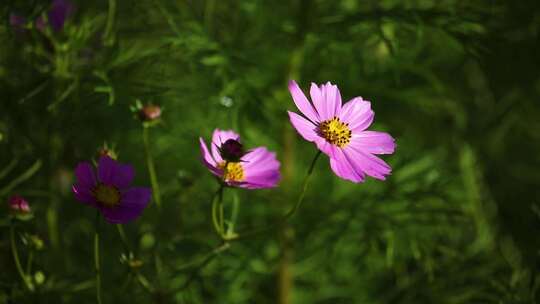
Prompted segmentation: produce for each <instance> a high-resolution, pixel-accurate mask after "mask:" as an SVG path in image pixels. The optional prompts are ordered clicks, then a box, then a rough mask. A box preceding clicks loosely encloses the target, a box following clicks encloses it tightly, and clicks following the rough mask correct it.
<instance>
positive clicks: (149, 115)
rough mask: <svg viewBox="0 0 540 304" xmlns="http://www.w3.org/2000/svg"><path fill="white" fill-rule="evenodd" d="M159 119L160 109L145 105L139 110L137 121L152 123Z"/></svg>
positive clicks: (155, 106)
mask: <svg viewBox="0 0 540 304" xmlns="http://www.w3.org/2000/svg"><path fill="white" fill-rule="evenodd" d="M160 117H161V108H160V107H159V106H157V105H153V104H146V105H144V106H143V107H142V108H141V109H140V110H139V119H140V120H142V121H154V120H157V119H159V118H160Z"/></svg>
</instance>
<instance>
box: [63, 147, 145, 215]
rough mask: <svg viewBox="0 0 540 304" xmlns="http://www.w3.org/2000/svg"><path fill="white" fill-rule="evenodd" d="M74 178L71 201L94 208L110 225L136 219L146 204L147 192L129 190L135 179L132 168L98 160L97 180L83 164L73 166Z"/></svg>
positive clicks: (86, 164)
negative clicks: (74, 200)
mask: <svg viewBox="0 0 540 304" xmlns="http://www.w3.org/2000/svg"><path fill="white" fill-rule="evenodd" d="M75 175H76V176H77V184H75V185H73V187H72V189H73V193H74V194H75V198H76V199H77V200H79V201H81V202H83V203H85V204H88V205H90V206H92V207H94V208H97V209H98V210H99V211H100V212H101V214H102V215H103V216H104V217H105V219H106V220H107V221H108V222H109V223H111V224H119V223H125V222H128V221H131V220H133V219H135V218H137V217H139V216H140V215H141V213H142V212H143V210H144V208H145V207H146V206H147V205H148V203H149V202H150V197H151V195H152V190H151V189H150V188H142V187H133V188H130V187H129V186H130V184H131V182H132V181H133V177H134V176H135V171H134V170H133V167H132V166H131V165H123V164H120V163H118V162H116V161H114V160H113V159H112V158H110V157H108V156H102V157H100V159H99V162H98V166H97V178H96V175H95V174H94V170H93V168H92V165H90V164H89V163H87V162H82V163H79V164H78V165H77V168H75Z"/></svg>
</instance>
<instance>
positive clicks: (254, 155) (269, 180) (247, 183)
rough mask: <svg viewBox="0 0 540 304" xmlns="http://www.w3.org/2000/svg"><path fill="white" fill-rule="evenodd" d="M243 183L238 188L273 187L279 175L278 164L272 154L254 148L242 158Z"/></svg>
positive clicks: (265, 150) (274, 155) (262, 148)
mask: <svg viewBox="0 0 540 304" xmlns="http://www.w3.org/2000/svg"><path fill="white" fill-rule="evenodd" d="M242 163H243V165H242V168H243V169H244V181H243V183H241V184H239V185H238V186H239V187H241V188H247V189H260V188H271V187H275V186H276V185H277V184H278V182H279V180H280V179H281V175H280V173H279V167H280V163H279V161H278V160H277V159H276V154H275V153H274V152H270V151H268V150H267V149H266V148H264V147H258V148H255V149H254V150H253V151H251V152H250V153H248V154H247V155H245V156H244V157H243V158H242Z"/></svg>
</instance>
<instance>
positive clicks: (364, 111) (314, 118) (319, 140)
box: [289, 80, 396, 183]
mask: <svg viewBox="0 0 540 304" xmlns="http://www.w3.org/2000/svg"><path fill="white" fill-rule="evenodd" d="M289 91H290V92H291V95H292V97H293V100H294V103H295V104H296V107H298V109H299V110H300V112H301V113H302V114H303V115H304V116H305V118H304V117H302V116H300V115H298V114H296V113H293V112H290V111H289V118H290V120H291V123H292V125H293V126H294V128H295V129H296V130H297V131H298V133H299V134H300V135H301V136H302V137H303V138H304V139H305V140H307V141H311V142H314V143H315V144H316V145H317V147H318V148H319V150H321V151H322V152H324V153H325V154H326V155H328V156H329V158H330V166H331V168H332V170H333V171H334V173H335V174H336V175H337V176H339V177H341V178H343V179H346V180H350V181H352V182H355V183H360V182H363V181H364V179H365V176H366V174H367V175H369V176H372V177H374V178H376V179H380V180H384V179H385V176H386V175H389V174H390V172H391V171H392V169H391V168H390V166H389V165H388V164H386V163H385V162H384V161H383V160H382V159H380V158H378V157H377V156H375V155H374V154H392V153H394V149H395V146H396V145H395V143H394V139H393V138H392V136H390V135H389V134H388V133H384V132H376V131H366V129H367V128H368V127H369V126H370V125H371V123H372V122H373V117H374V113H373V111H372V110H371V103H370V102H369V101H366V100H363V99H362V97H355V98H353V99H351V100H350V101H349V102H347V103H345V105H343V106H342V105H341V95H340V93H339V89H338V88H337V86H335V85H333V84H331V83H330V82H327V83H326V84H323V85H320V86H317V85H316V84H314V83H312V84H311V89H310V92H309V93H310V95H311V101H312V102H313V103H311V102H309V100H308V99H307V98H306V96H305V95H304V93H303V92H302V90H300V88H299V87H298V84H297V83H296V82H295V81H293V80H291V81H290V82H289Z"/></svg>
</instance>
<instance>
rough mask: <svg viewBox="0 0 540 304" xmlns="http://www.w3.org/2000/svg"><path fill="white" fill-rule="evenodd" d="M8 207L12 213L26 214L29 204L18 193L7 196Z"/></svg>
mask: <svg viewBox="0 0 540 304" xmlns="http://www.w3.org/2000/svg"><path fill="white" fill-rule="evenodd" d="M9 209H10V210H11V212H12V213H14V214H19V215H21V214H28V213H30V205H28V202H27V201H26V200H25V199H24V198H23V197H22V196H19V195H13V196H12V197H10V198H9Z"/></svg>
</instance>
